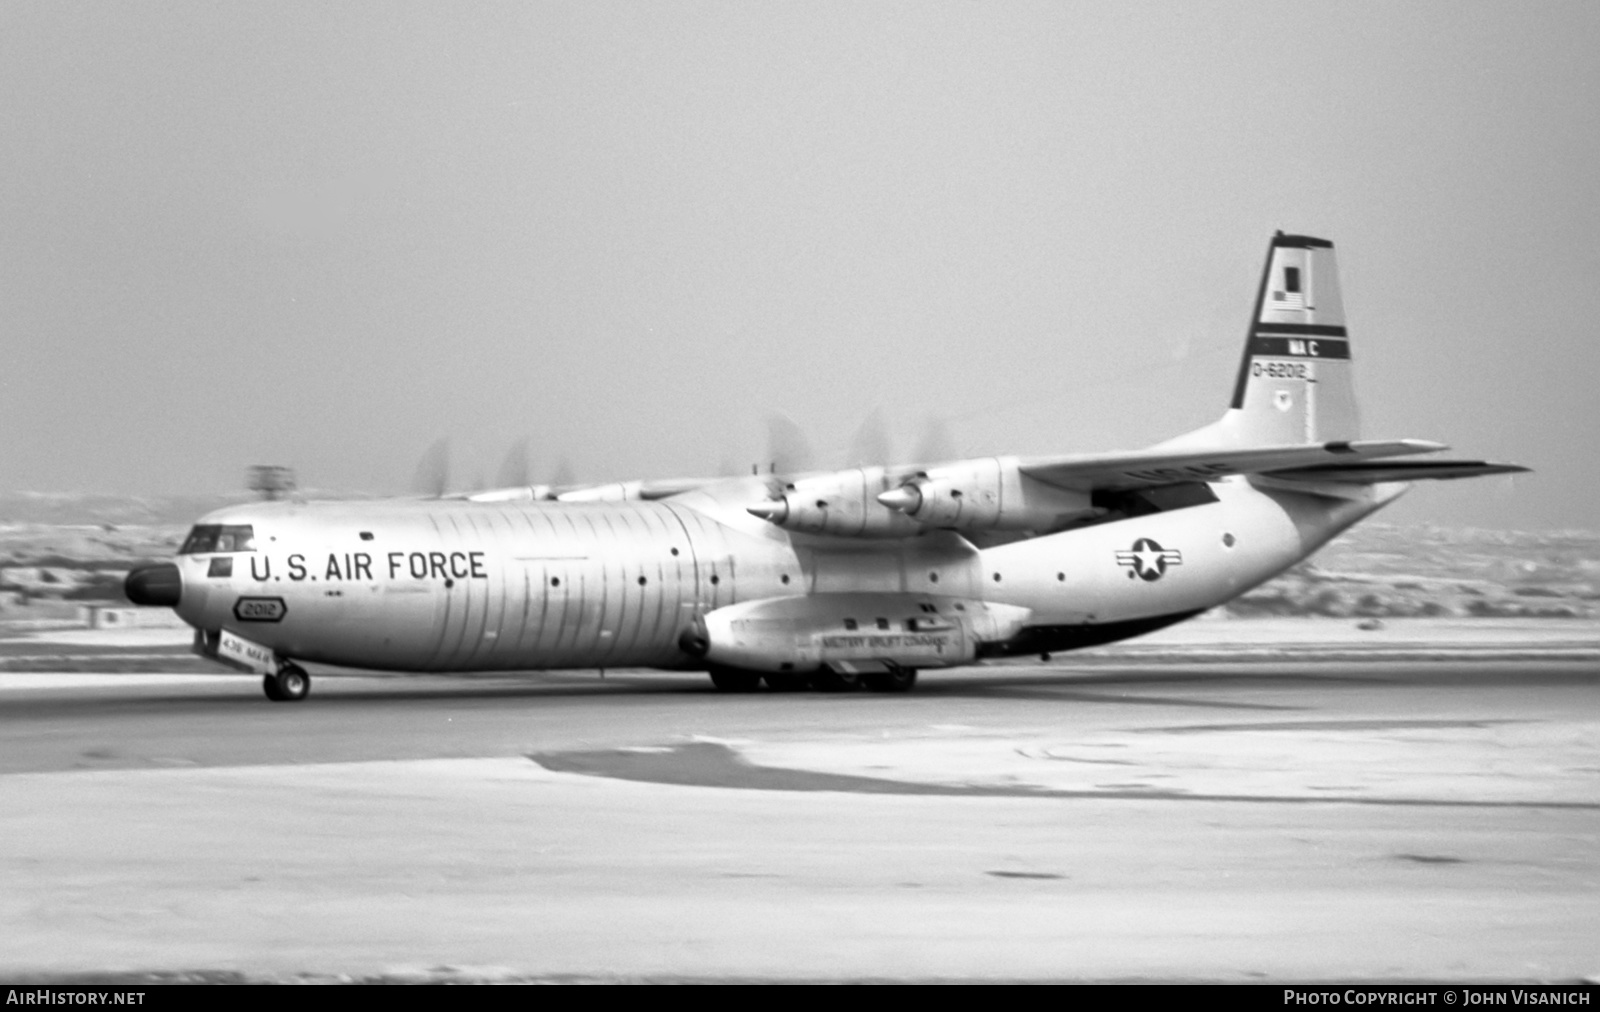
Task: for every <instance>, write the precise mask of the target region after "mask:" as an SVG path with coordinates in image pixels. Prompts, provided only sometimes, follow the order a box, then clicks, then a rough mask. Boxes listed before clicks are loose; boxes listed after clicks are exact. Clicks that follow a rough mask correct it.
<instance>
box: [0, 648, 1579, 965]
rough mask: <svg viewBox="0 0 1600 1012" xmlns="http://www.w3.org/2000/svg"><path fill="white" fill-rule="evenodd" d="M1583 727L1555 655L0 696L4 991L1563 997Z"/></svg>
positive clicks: (172, 679) (68, 684) (1571, 928)
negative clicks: (636, 984) (1190, 990)
mask: <svg viewBox="0 0 1600 1012" xmlns="http://www.w3.org/2000/svg"><path fill="white" fill-rule="evenodd" d="M30 679H31V681H30ZM1597 731H1600V665H1596V664H1595V663H1594V662H1593V661H1587V660H1586V661H1544V662H1526V661H1512V660H1495V661H1487V662H1474V661H1470V660H1451V661H1448V662H1428V661H1406V662H1400V661H1390V660H1377V661H1372V662H1367V663H1353V662H1348V661H1338V662H1331V663H1293V662H1288V661H1272V662H1262V661H1259V660H1257V661H1255V662H1251V663H1229V662H1223V661H1216V660H1205V661H1184V660H1181V659H1179V658H1175V657H1173V656H1162V657H1159V658H1145V659H1139V658H1132V659H1121V660H1119V659H1117V658H1116V657H1114V656H1113V657H1101V658H1094V659H1087V660H1085V659H1078V660H1073V659H1070V658H1068V659H1060V660H1057V661H1056V662H1053V663H1050V664H1039V663H1028V664H1020V665H1016V666H995V667H985V668H978V669H971V670H966V671H958V672H951V673H932V674H927V675H925V677H924V680H923V683H922V684H921V685H919V686H918V688H917V690H916V691H915V692H914V693H912V694H910V695H907V696H884V695H875V694H870V693H856V694H848V695H822V694H815V693H796V694H779V693H758V694H754V695H749V696H726V695H720V694H718V693H715V692H713V691H712V690H711V689H710V686H709V683H708V682H707V680H705V678H704V676H674V675H661V674H644V673H623V674H617V673H608V674H607V677H606V678H605V679H604V680H602V679H601V678H600V677H599V676H598V674H597V673H594V672H579V673H571V674H563V675H535V676H525V677H498V676H497V677H478V678H466V679H447V678H440V677H432V676H428V677H406V678H376V677H327V676H326V675H325V674H323V675H318V676H317V678H316V684H315V688H314V690H313V693H312V695H311V698H310V699H309V700H307V701H306V702H304V703H301V704H272V703H269V702H267V701H266V700H265V699H264V698H263V697H262V696H261V694H260V689H259V686H258V683H257V681H256V680H255V679H252V678H249V677H245V676H233V675H195V674H122V675H118V674H105V673H98V674H96V673H88V674H59V675H25V674H0V746H3V747H0V880H3V883H4V886H3V888H0V976H5V977H10V978H18V977H27V978H31V979H62V978H79V977H82V976H84V975H86V974H95V975H100V976H112V977H132V978H143V979H149V978H154V979H164V977H166V976H168V975H177V976H179V977H183V976H185V975H187V976H190V977H193V978H195V979H266V980H295V979H311V980H328V979H394V980H515V979H598V980H615V979H623V980H631V979H668V980H672V979H713V980H714V979H775V980H785V979H804V980H836V979H837V980H862V979H895V980H909V979H916V980H946V979H961V980H971V979H1005V980H1019V979H1054V980H1145V979H1158V980H1218V981H1258V980H1325V979H1341V980H1348V979H1390V980H1398V979H1406V980H1413V979H1449V980H1457V981H1460V980H1502V981H1503V980H1573V979H1578V978H1583V977H1592V976H1594V975H1596V974H1600V734H1597Z"/></svg>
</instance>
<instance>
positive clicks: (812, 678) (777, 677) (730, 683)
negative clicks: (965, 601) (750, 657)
mask: <svg viewBox="0 0 1600 1012" xmlns="http://www.w3.org/2000/svg"><path fill="white" fill-rule="evenodd" d="M709 673H710V675H711V684H712V685H714V686H716V687H717V691H719V692H754V691H756V689H758V688H760V686H761V683H762V682H766V683H767V688H768V689H769V690H771V691H773V692H797V691H799V690H801V689H805V688H812V689H815V690H817V691H818V692H851V691H853V690H855V689H858V688H862V687H865V688H866V689H868V690H869V691H872V692H909V691H911V687H912V686H914V685H916V684H917V669H916V668H905V667H900V666H899V665H893V666H890V667H889V668H888V669H887V670H885V671H869V672H864V673H861V674H854V673H849V672H842V671H834V670H833V669H831V668H823V669H822V670H821V671H816V672H813V673H811V674H798V673H794V672H787V671H786V672H783V673H781V674H776V673H770V672H769V673H762V672H757V671H745V670H743V669H740V668H729V667H723V666H721V665H715V666H713V667H712V668H711V669H710V671H709Z"/></svg>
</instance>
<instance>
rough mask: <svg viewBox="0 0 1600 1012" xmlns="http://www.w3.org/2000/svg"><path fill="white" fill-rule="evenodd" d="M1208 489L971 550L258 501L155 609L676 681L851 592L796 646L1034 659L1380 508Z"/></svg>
mask: <svg viewBox="0 0 1600 1012" xmlns="http://www.w3.org/2000/svg"><path fill="white" fill-rule="evenodd" d="M752 480H754V479H752ZM1209 487H1210V489H1211V491H1212V493H1213V494H1214V496H1215V501H1214V502H1206V503H1203V504H1200V505H1193V506H1188V507H1185V508H1182V509H1174V510H1170V511H1167V512H1159V513H1153V514H1150V515H1145V516H1137V517H1131V518H1128V519H1121V520H1114V521H1111V522H1104V523H1098V524H1093V525H1090V526H1086V527H1081V528H1076V529H1072V530H1067V531H1063V532H1061V533H1057V534H1050V535H1044V536H1041V537H1031V538H1026V539H1022V540H1016V541H1012V542H1010V543H1007V544H1002V545H999V546H996V547H991V548H987V549H980V548H977V547H975V546H974V544H973V543H972V542H971V541H969V540H967V539H966V538H963V537H961V536H959V535H957V534H955V533H953V532H948V531H932V532H929V533H928V534H926V535H924V536H922V537H917V538H908V539H897V540H893V541H882V542H873V541H857V542H846V543H841V541H840V539H827V538H814V537H808V536H806V535H799V534H793V533H790V532H786V531H783V530H780V529H778V528H775V527H773V526H772V525H770V524H768V523H765V522H763V521H761V520H757V519H755V518H753V517H749V516H748V515H746V514H745V513H744V511H743V510H742V509H741V508H740V507H739V504H740V503H742V502H745V501H748V499H749V497H750V490H749V489H746V488H743V487H742V483H741V482H739V481H732V482H728V483H726V484H725V485H719V486H713V487H711V488H709V489H706V490H703V491H700V492H694V493H689V494H687V495H683V496H678V497H675V498H674V499H672V500H669V501H659V502H647V501H624V502H601V503H561V502H520V503H519V502H498V503H480V502H471V501H463V500H430V501H416V500H412V501H389V502H330V503H317V502H308V503H287V502H278V503H260V504H255V505H250V506H241V507H234V508H231V509H228V510H223V511H220V512H218V513H215V514H212V515H211V516H209V517H207V518H205V520H204V521H202V523H203V524H209V525H221V526H223V527H225V528H230V529H231V528H243V527H244V526H246V525H247V526H248V528H249V530H250V532H251V535H252V539H253V541H252V545H251V550H249V551H229V552H222V551H214V552H187V553H184V554H181V555H180V556H179V558H178V566H179V571H180V575H181V579H182V584H183V592H182V597H181V599H180V601H179V603H178V605H177V610H178V613H179V614H180V615H181V616H182V617H183V618H184V619H185V620H186V621H187V622H189V623H190V624H191V625H193V626H195V627H196V628H197V629H199V630H203V631H208V632H211V633H213V634H215V633H218V632H232V633H234V634H236V635H238V636H241V637H244V638H246V639H248V640H250V641H252V642H254V643H258V644H261V645H262V646H265V647H267V648H270V649H271V650H273V651H275V652H277V653H279V654H282V655H285V656H291V657H296V658H301V659H305V660H312V661H320V662H324V663H332V664H341V665H349V666H357V667H367V668H385V669H394V670H414V671H429V670H434V671H443V670H449V671H493V670H526V669H548V668H593V667H658V668H684V667H699V666H703V665H701V664H700V663H698V662H699V658H697V657H695V656H693V655H691V654H689V653H686V652H685V649H684V647H683V645H682V639H683V635H684V633H685V630H686V629H689V628H691V627H692V626H693V624H694V623H695V622H696V620H697V619H698V618H700V617H702V616H706V615H709V614H713V613H716V612H717V611H718V610H719V609H723V608H726V607H728V606H730V605H735V604H741V603H746V602H757V601H766V600H774V599H782V598H799V597H820V596H824V595H858V596H859V595H873V596H872V597H870V598H868V599H866V601H864V602H863V604H862V606H861V607H860V608H859V609H856V610H859V611H860V612H861V613H860V614H859V615H848V616H846V615H845V614H844V613H843V612H841V613H840V614H839V615H831V614H830V615H829V616H828V617H827V618H826V620H824V619H822V618H819V619H817V620H816V621H815V622H813V623H811V624H807V623H805V622H802V623H801V627H800V628H799V630H798V631H799V633H800V634H802V635H814V636H829V635H831V636H833V637H834V640H835V641H836V642H840V643H843V642H845V641H844V640H842V639H841V637H843V636H844V634H845V632H846V631H850V632H854V633H857V634H858V636H857V637H856V638H857V639H859V640H862V641H863V642H862V643H860V644H857V645H858V646H863V647H864V648H866V652H865V653H864V654H863V656H872V650H871V649H870V648H871V646H872V644H871V643H870V642H865V641H868V640H871V639H872V638H873V637H877V638H878V640H879V646H882V645H883V644H885V643H888V640H887V639H886V638H885V637H886V635H887V634H892V635H893V636H896V637H899V638H900V640H901V641H902V642H904V641H905V640H906V637H905V635H904V634H905V633H906V631H907V629H908V628H910V627H909V626H908V625H907V623H908V622H910V621H912V620H914V619H915V618H916V617H917V615H918V611H917V610H911V609H918V608H920V609H921V611H922V613H923V614H928V615H933V614H935V613H939V612H942V613H944V614H945V615H947V616H949V617H956V618H959V617H961V616H955V615H954V614H953V613H952V611H951V609H952V608H954V607H955V605H956V604H957V603H960V602H973V607H974V608H982V606H983V605H984V604H988V605H994V606H1007V607H1009V608H1012V609H1020V610H1022V611H1023V612H1025V614H1020V615H1019V618H1018V621H1017V623H1014V625H1019V626H1020V628H1013V629H1011V630H1010V632H1009V634H1007V635H1006V636H1005V638H1004V639H1001V640H997V641H990V642H987V643H982V644H978V645H977V649H976V651H975V652H976V653H977V655H979V656H987V655H998V654H1006V653H1034V652H1040V651H1048V650H1056V649H1066V648H1070V647H1072V646H1080V645H1085V644H1088V643H1097V642H1107V641H1110V640H1114V639H1120V638H1123V637H1124V636H1127V635H1134V634H1137V633H1139V632H1144V631H1147V630H1148V629H1150V628H1156V627H1159V626H1160V625H1163V624H1166V623H1167V622H1169V621H1175V620H1177V619H1180V618H1184V617H1187V616H1189V615H1192V614H1194V613H1196V612H1199V611H1203V610H1205V609H1207V608H1211V607H1213V606H1215V605H1217V604H1220V603H1222V602H1224V601H1226V600H1228V599H1229V598H1232V597H1234V596H1237V595H1238V594H1239V593H1241V592H1242V591H1244V590H1246V589H1248V588H1249V587H1251V586H1254V585H1255V584H1257V583H1260V582H1262V581H1263V580H1266V579H1269V578H1270V577H1272V576H1273V575H1275V574H1277V573H1279V572H1281V571H1282V570H1283V569H1285V568H1287V567H1288V566H1290V565H1293V564H1294V563H1295V562H1297V561H1299V560H1300V559H1302V558H1304V557H1305V556H1306V555H1308V554H1309V553H1310V552H1312V551H1314V550H1315V549H1316V548H1317V547H1319V546H1320V545H1321V544H1323V543H1324V542H1326V541H1327V540H1328V539H1329V538H1331V537H1332V536H1333V535H1334V534H1336V533H1337V532H1338V531H1340V530H1342V529H1343V528H1345V527H1347V526H1348V525H1349V524H1351V523H1354V522H1355V521H1356V520H1358V519H1360V518H1361V517H1362V516H1365V515H1366V514H1368V513H1370V512H1371V511H1372V510H1374V509H1376V508H1378V506H1379V505H1381V504H1382V502H1384V501H1387V498H1391V497H1392V496H1380V495H1377V494H1371V495H1368V496H1365V497H1361V498H1354V499H1349V498H1347V499H1337V500H1334V499H1327V498H1322V497H1317V496H1310V495H1304V494H1298V493H1290V492H1278V491H1273V490H1261V489H1258V488H1256V487H1254V486H1253V485H1251V484H1250V482H1248V481H1246V480H1244V479H1230V480H1226V481H1220V482H1215V483H1212V484H1211V485H1210V486H1209ZM823 599H824V600H826V599H827V598H825V597H824V598H823ZM841 600H842V598H841ZM870 601H876V602H878V603H877V604H876V605H874V604H871V603H868V602H870ZM923 605H929V606H931V607H932V608H933V611H932V612H930V611H928V609H927V608H926V607H923ZM896 609H898V610H900V611H907V610H909V614H905V615H903V614H899V613H898V611H896ZM850 610H851V609H850V608H845V612H849V611H850ZM962 610H963V611H965V610H966V609H965V608H963V609H962ZM885 612H888V613H885ZM846 617H848V618H849V619H851V620H852V623H853V628H850V629H847V628H846V627H845V626H844V624H843V623H844V620H845V618H846ZM880 620H881V621H880ZM884 622H887V623H889V626H887V627H884V625H883V624H884ZM813 626H814V627H813ZM925 643H926V637H925V638H924V645H925ZM888 654H894V647H893V646H892V645H891V647H890V648H889V649H888ZM909 656H913V657H914V656H915V654H914V652H913V654H912V655H909ZM941 658H943V660H942V661H941ZM965 659H966V658H965V656H964V655H963V654H962V653H961V652H960V651H959V650H956V651H955V652H953V653H949V654H944V653H943V652H941V653H940V655H939V656H936V657H933V658H931V659H930V658H924V659H922V660H920V661H918V663H919V664H921V665H924V666H940V665H941V663H961V662H963V661H964V660H965ZM758 660H759V659H758ZM902 663H904V661H902ZM750 666H752V667H760V666H761V665H760V664H759V663H758V662H757V663H752V664H751V665H750Z"/></svg>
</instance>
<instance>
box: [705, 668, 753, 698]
mask: <svg viewBox="0 0 1600 1012" xmlns="http://www.w3.org/2000/svg"><path fill="white" fill-rule="evenodd" d="M711 684H712V685H715V686H716V687H717V691H718V692H754V691H756V689H758V688H760V687H761V676H760V675H759V674H758V673H756V672H754V671H740V670H739V669H738V668H712V669H711Z"/></svg>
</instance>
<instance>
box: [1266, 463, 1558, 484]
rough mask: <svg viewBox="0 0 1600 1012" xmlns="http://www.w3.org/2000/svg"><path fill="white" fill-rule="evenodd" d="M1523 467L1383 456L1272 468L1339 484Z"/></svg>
mask: <svg viewBox="0 0 1600 1012" xmlns="http://www.w3.org/2000/svg"><path fill="white" fill-rule="evenodd" d="M1527 470H1528V468H1526V467H1519V466H1518V465H1516V464H1490V463H1488V462H1486V461H1482V460H1382V461H1373V462H1371V463H1354V464H1319V465H1317V466H1315V467H1299V468H1292V469H1288V470H1283V471H1273V472H1271V473H1270V475H1269V477H1272V478H1275V479H1279V480H1282V481H1316V482H1333V483H1335V484H1340V485H1376V484H1379V483H1380V482H1385V481H1443V480H1445V479H1448V478H1482V477H1484V476H1486V475H1491V474H1520V473H1522V472H1525V471H1527Z"/></svg>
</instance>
